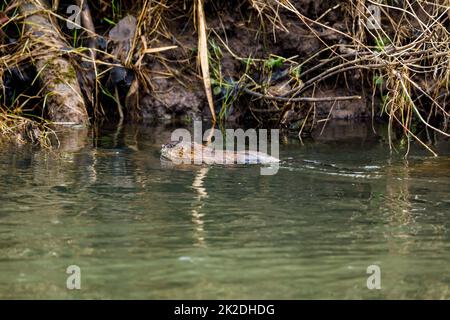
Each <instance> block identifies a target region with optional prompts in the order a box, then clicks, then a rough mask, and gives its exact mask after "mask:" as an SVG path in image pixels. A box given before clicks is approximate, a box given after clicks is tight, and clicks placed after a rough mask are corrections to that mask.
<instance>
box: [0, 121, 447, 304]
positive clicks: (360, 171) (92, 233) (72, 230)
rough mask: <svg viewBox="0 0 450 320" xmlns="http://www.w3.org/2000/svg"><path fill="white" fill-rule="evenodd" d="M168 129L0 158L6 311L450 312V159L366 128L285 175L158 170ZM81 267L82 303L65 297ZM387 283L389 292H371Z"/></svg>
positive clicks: (303, 155) (286, 157) (8, 151)
mask: <svg viewBox="0 0 450 320" xmlns="http://www.w3.org/2000/svg"><path fill="white" fill-rule="evenodd" d="M170 133H171V130H170V129H167V128H146V127H139V126H130V127H125V128H123V129H122V130H115V129H113V130H109V131H108V130H102V131H100V132H96V133H92V132H85V131H78V132H76V133H71V134H67V135H63V136H61V148H60V149H59V150H58V151H53V152H49V151H44V150H39V149H32V148H30V147H27V146H25V147H20V148H18V147H15V146H14V147H13V146H8V145H6V146H5V145H2V149H1V151H0V298H3V299H5V298H13V299H16V298H38V299H43V298H50V299H80V298H81V299H85V298H96V299H110V298H113V299H116V298H124V299H131V298H138V299H168V298H172V299H206V298H207V299H266V298H272V299H306V298H313V299H320V298H324V299H338V298H339V299H341V298H344V299H361V298H369V299H370V298H374V299H379V298H400V299H410V298H426V299H428V298H447V299H448V298H450V291H449V284H450V250H449V249H450V234H449V230H450V223H449V222H450V179H449V178H450V157H449V155H450V149H449V143H448V141H447V142H446V141H441V142H439V144H438V146H437V148H438V149H439V150H440V154H441V156H440V157H439V158H433V157H430V155H429V154H427V153H426V152H425V151H423V150H422V149H420V148H416V147H413V148H412V150H411V152H410V156H409V158H408V161H405V160H404V159H403V158H402V155H403V153H404V152H405V150H406V149H402V150H400V154H395V153H394V155H392V156H391V155H390V154H389V148H388V146H387V144H386V143H385V142H383V140H382V139H378V138H377V137H374V136H373V134H372V129H371V128H370V127H369V126H357V127H356V126H355V127H351V126H346V127H337V128H333V127H329V128H328V129H326V130H325V131H324V133H323V136H322V137H319V138H317V139H315V141H304V144H301V143H300V142H299V141H298V139H295V137H293V138H283V139H282V142H283V144H282V146H281V150H280V158H281V159H282V160H283V162H282V164H281V168H280V170H279V172H278V174H277V175H275V176H260V170H259V167H254V166H239V167H229V168H224V167H209V168H206V167H203V168H202V167H183V168H176V167H175V168H174V167H170V166H167V165H162V164H161V161H160V158H159V148H160V146H161V144H162V143H166V142H168V140H170V139H169V136H170ZM70 265H77V266H79V267H80V268H81V286H82V287H81V290H79V291H70V290H68V289H67V288H66V279H67V277H68V275H67V274H66V273H65V272H66V268H67V267H68V266H70ZM370 265H378V266H379V267H380V268H381V286H382V289H381V290H369V289H368V288H367V285H366V281H367V278H368V277H369V275H368V274H367V273H366V269H367V267H368V266H370Z"/></svg>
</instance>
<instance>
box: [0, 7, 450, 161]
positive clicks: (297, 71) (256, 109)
mask: <svg viewBox="0 0 450 320" xmlns="http://www.w3.org/2000/svg"><path fill="white" fill-rule="evenodd" d="M24 3H33V4H34V5H35V6H36V8H37V11H38V12H39V15H41V16H42V15H43V16H45V17H47V18H48V21H50V22H51V23H52V24H53V29H54V30H55V34H54V37H55V39H58V41H51V42H49V41H46V43H45V44H42V43H41V45H39V44H36V43H35V42H36V37H30V35H29V32H27V30H29V29H30V20H29V15H30V13H29V12H28V13H27V12H25V11H24V10H23V8H22V7H23V5H24ZM73 4H77V5H83V10H82V12H81V16H80V20H79V25H77V27H79V28H75V29H70V28H67V23H68V22H70V21H73V20H70V18H71V17H70V16H71V15H70V14H68V13H67V12H68V11H67V8H68V6H69V5H73ZM373 5H376V6H377V7H378V8H379V9H380V12H381V23H380V26H379V28H371V26H370V19H369V18H370V16H369V9H370V7H371V6H373ZM311 8H315V10H312V9H311ZM127 15H132V16H133V17H135V18H133V19H134V20H133V19H131V18H130V19H131V20H129V21H126V17H127ZM449 15H450V13H449V1H448V0H430V1H425V0H416V1H414V0H383V1H374V0H346V1H327V2H325V1H323V3H320V2H318V1H293V0H290V1H289V0H230V1H222V2H220V3H219V2H217V1H204V0H159V1H154V0H142V1H127V0H113V1H103V0H94V1H87V2H85V1H83V0H76V1H56V0H54V1H53V2H52V4H51V6H46V5H45V1H42V0H28V1H25V0H23V1H19V0H17V1H3V2H2V7H1V13H0V25H1V29H0V40H1V47H0V52H1V58H0V59H1V63H0V75H1V78H0V80H1V81H2V82H1V83H0V85H1V88H2V91H3V92H2V94H1V110H0V114H1V115H2V116H1V117H0V123H1V125H0V131H1V132H2V133H3V134H7V133H9V132H11V129H10V128H11V126H13V127H17V126H15V125H12V123H15V121H13V120H16V119H17V120H18V121H21V122H23V121H34V120H30V119H36V117H37V118H38V119H44V118H47V119H50V120H52V121H57V122H69V123H70V122H77V123H79V122H83V121H79V117H78V118H77V117H76V116H75V117H73V116H72V118H73V119H72V120H74V121H71V119H70V117H62V116H61V115H60V114H59V115H58V116H55V115H54V112H56V114H58V112H59V113H63V114H66V115H67V114H70V112H68V111H67V108H66V111H64V108H62V109H61V107H59V108H58V104H59V105H61V104H65V103H64V101H61V99H54V98H53V97H54V96H55V95H57V93H55V84H54V83H53V85H52V83H51V82H55V81H59V82H64V83H65V84H66V85H67V84H68V83H70V81H67V80H66V79H61V77H60V76H59V75H57V76H53V77H49V76H45V74H46V73H48V72H49V68H50V69H51V64H52V63H51V62H52V61H53V60H52V57H54V58H61V59H62V60H63V61H66V62H67V63H68V64H69V65H70V66H73V68H74V69H76V70H77V72H78V82H79V84H80V88H81V91H79V90H78V89H76V88H73V86H70V87H71V88H72V89H73V90H74V91H75V92H76V93H77V94H78V95H80V94H81V92H82V95H83V97H82V99H83V102H84V108H86V110H87V112H88V113H89V115H90V118H91V122H93V121H96V120H98V119H103V118H118V119H120V120H122V119H124V118H128V119H135V120H136V119H142V118H143V114H145V113H146V112H147V113H149V112H150V113H152V112H154V113H155V114H159V113H158V112H159V111H158V110H157V109H158V108H161V105H162V106H163V107H164V103H165V102H164V101H165V100H164V95H165V94H166V95H167V93H165V92H163V91H164V89H161V87H164V86H162V85H161V83H162V82H164V81H166V82H167V81H172V82H171V83H175V86H176V88H180V89H179V90H178V91H180V90H181V88H184V89H183V90H186V92H191V91H195V90H196V88H197V87H198V83H200V85H201V86H203V88H202V94H203V95H201V97H202V98H203V99H200V100H202V101H204V102H206V103H204V104H205V106H206V107H205V108H203V109H204V111H203V115H208V116H210V117H212V118H214V119H215V118H217V120H218V121H221V122H224V121H229V120H230V119H232V118H234V119H239V121H241V122H242V121H249V119H250V118H251V120H252V121H254V120H256V121H257V122H258V123H261V124H270V125H277V126H285V127H288V128H291V129H292V128H295V130H298V131H299V132H300V133H301V132H302V131H303V130H305V128H306V127H311V126H314V125H315V124H317V122H318V121H326V120H327V119H328V118H329V117H330V116H326V117H325V119H319V118H318V111H317V109H319V108H320V105H321V104H324V103H327V105H328V106H329V107H328V112H329V114H330V115H331V114H332V112H333V109H334V108H335V106H336V104H339V103H340V102H345V101H354V100H358V99H361V101H359V103H366V101H368V102H369V104H370V105H371V109H372V110H371V116H372V117H373V118H375V117H384V118H385V119H386V121H388V122H389V124H390V126H389V127H390V129H391V130H392V131H394V130H398V129H400V130H401V131H402V132H403V133H404V136H405V137H407V139H408V141H409V140H417V141H419V142H420V143H422V144H423V145H424V146H425V147H426V148H428V149H429V150H430V151H431V152H433V151H432V148H431V147H430V146H429V141H427V139H423V138H421V137H420V136H422V134H423V133H425V134H428V135H430V132H434V133H439V134H441V135H444V136H448V133H447V132H448V121H449V116H450V114H449V112H450V110H449V108H448V107H447V106H446V101H447V99H448V84H449V80H450V45H449V43H450V42H449V41H450V22H449V19H450V17H449ZM93 17H94V18H93ZM124 18H125V19H124ZM124 21H125V22H124ZM122 23H123V24H122ZM118 26H120V27H119V28H118ZM114 29H115V31H114ZM111 30H113V31H111ZM299 30H300V31H302V30H304V31H305V33H302V34H298V35H296V32H297V31H299ZM127 34H128V37H127V36H126V35H127ZM305 34H306V35H305ZM286 35H290V38H289V37H287V38H286ZM292 37H294V38H295V37H296V38H297V39H298V41H300V42H301V41H303V37H304V38H305V39H312V38H314V40H315V41H316V42H311V43H316V44H317V43H318V45H317V48H313V49H314V50H313V52H310V53H308V54H305V52H301V50H299V52H291V51H292V50H284V51H283V50H281V49H280V50H278V47H283V41H290V40H289V39H291V40H292V39H293V38H292ZM37 38H39V37H37ZM241 38H245V39H247V42H246V41H241V40H240V39H241ZM236 39H237V40H236ZM248 39H250V40H248ZM286 39H288V40H286ZM193 40H194V41H193ZM238 40H239V41H238ZM33 41H34V42H33ZM304 41H305V42H306V40H304ZM308 41H312V40H308ZM249 43H250V44H254V45H249ZM311 47H314V46H311ZM272 51H273V52H272ZM43 60H44V61H46V62H45V63H42V61H43ZM49 65H50V67H49ZM37 66H38V67H37ZM39 66H40V67H39ZM44 66H45V67H44ZM230 66H233V67H230ZM236 66H238V67H236ZM33 68H34V70H33ZM30 70H31V71H30ZM50 71H51V70H50ZM65 76H66V77H69V78H70V77H71V76H73V75H70V74H69V75H68V74H67V72H66V75H65ZM55 79H59V80H55ZM20 80H23V81H22V82H23V83H27V87H25V88H21V87H20V82H21V81H20ZM69 80H70V79H69ZM164 83H165V82H164ZM196 86H197V87H196ZM167 87H168V86H165V87H164V88H165V90H166V91H167V90H168V89H167ZM169 87H170V86H169ZM323 87H326V88H332V89H333V88H334V89H336V88H339V89H341V88H344V89H345V90H335V91H330V90H328V91H326V92H328V93H329V92H334V94H327V95H323V94H322V95H319V94H317V93H318V92H319V91H320V89H321V88H323ZM197 89H198V88H197ZM59 91H60V90H59ZM175 91H177V90H175ZM183 92H184V91H183ZM342 92H344V93H345V94H341V93H342ZM146 96H147V97H151V99H153V100H152V101H154V100H155V101H159V102H153V104H150V105H149V106H145V105H146V104H145V101H147V100H148V99H149V98H146ZM159 97H161V98H159ZM146 99H147V100H146ZM190 99H191V98H190ZM70 100H73V98H71V99H70ZM191 100H195V97H194V98H192V99H191ZM161 101H162V102H161ZM160 102H161V103H160ZM65 105H66V104H65ZM156 106H157V107H156ZM182 107H183V106H181V107H179V108H181V110H178V109H177V110H176V112H175V111H171V112H173V113H175V114H177V115H182V114H183V109H182ZM143 108H146V109H147V110H143ZM152 108H153V109H152ZM200 109H202V108H200ZM54 110H56V111H54ZM198 111H202V110H197V109H196V110H194V111H192V114H191V116H194V115H198V114H199V112H198ZM205 111H208V112H207V113H206V112H205ZM185 114H189V112H187V111H186V112H185ZM200 115H201V112H200ZM25 119H28V120H25ZM61 119H64V120H63V121H61ZM40 123H42V122H40ZM293 124H296V126H294V125H293ZM390 136H394V135H393V134H391V135H390ZM425 136H426V135H425Z"/></svg>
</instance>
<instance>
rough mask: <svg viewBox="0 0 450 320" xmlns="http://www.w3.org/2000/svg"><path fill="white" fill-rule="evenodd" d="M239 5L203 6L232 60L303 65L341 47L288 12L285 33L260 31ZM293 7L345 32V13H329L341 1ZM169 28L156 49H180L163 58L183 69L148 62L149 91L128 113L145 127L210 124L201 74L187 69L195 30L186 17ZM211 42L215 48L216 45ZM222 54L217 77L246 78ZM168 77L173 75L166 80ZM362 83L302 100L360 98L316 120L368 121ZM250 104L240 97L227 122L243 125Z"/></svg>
mask: <svg viewBox="0 0 450 320" xmlns="http://www.w3.org/2000/svg"><path fill="white" fill-rule="evenodd" d="M237 3H238V2H237V1H230V3H229V4H226V5H221V6H220V7H218V5H217V4H216V5H214V4H213V2H212V1H207V2H206V7H205V10H206V16H207V25H208V29H209V30H210V36H213V35H214V32H216V33H217V34H218V35H219V36H220V37H221V38H222V39H226V40H227V44H228V47H229V49H230V50H231V51H232V52H233V53H234V54H235V55H236V56H239V57H254V58H263V59H266V58H267V57H269V55H270V54H275V55H278V56H283V57H294V56H296V57H297V58H296V59H297V61H301V60H302V59H306V58H308V57H310V56H311V55H313V54H314V53H316V52H318V51H320V50H321V49H323V48H325V47H326V45H332V44H336V43H345V39H343V38H342V36H340V35H339V34H337V33H335V32H329V31H327V29H325V30H323V29H321V28H315V29H314V32H315V33H316V34H317V35H319V37H320V39H319V38H318V37H317V36H315V35H314V34H313V33H312V31H311V30H310V29H308V27H306V26H305V25H304V24H303V23H302V22H301V21H300V20H299V18H298V17H296V16H294V15H292V14H291V13H289V12H287V11H286V10H280V12H279V14H280V16H279V18H280V21H282V25H283V26H284V28H285V29H286V30H282V29H281V27H279V28H276V29H273V28H272V26H271V25H270V24H268V23H267V22H266V23H265V28H266V29H265V30H264V29H262V26H261V23H260V21H259V18H258V16H257V15H255V12H254V11H252V10H251V9H250V8H248V7H245V5H241V6H239V5H236V4H237ZM294 3H296V7H297V9H298V10H299V11H300V12H301V13H302V14H304V15H305V16H307V17H308V18H310V19H318V18H319V17H321V16H323V17H322V18H321V21H322V22H323V23H324V24H326V25H329V26H332V27H334V28H336V29H338V30H344V29H345V28H347V26H346V25H345V22H346V20H348V18H347V17H346V16H345V11H344V9H343V8H339V9H336V10H333V9H332V8H333V7H334V6H336V5H337V4H339V3H340V2H339V1H320V2H319V1H313V0H301V1H294ZM327 12H328V13H327ZM175 14H176V13H174V15H175ZM280 26H281V24H280ZM167 28H168V33H170V34H172V36H173V39H172V40H169V39H167V38H165V37H163V36H161V37H160V38H159V39H158V41H157V42H156V44H159V45H161V46H167V45H173V44H176V45H179V46H180V47H179V48H178V49H175V50H171V51H168V52H165V53H162V54H161V56H163V57H164V58H165V59H167V60H168V61H176V60H178V61H183V63H176V62H172V63H169V65H170V69H171V70H170V71H169V72H168V71H167V68H166V66H163V65H162V64H161V63H160V61H159V60H157V59H154V58H151V57H149V58H147V60H146V63H147V64H148V66H149V68H148V69H149V70H151V72H150V74H149V79H150V82H151V83H152V84H153V87H152V88H151V90H148V91H147V92H144V93H143V96H142V99H141V101H140V105H139V106H136V105H135V106H129V110H131V111H133V112H134V113H136V112H135V111H136V110H138V117H141V118H143V119H144V121H148V120H149V119H166V120H168V119H198V118H201V117H203V118H205V117H206V118H208V117H210V112H209V109H208V107H207V103H206V97H205V93H204V88H203V85H202V80H201V78H200V77H199V76H198V74H199V73H200V72H199V71H198V70H195V69H194V68H192V67H188V66H187V65H191V66H195V65H196V63H195V62H196V60H195V59H196V52H195V49H196V46H197V34H196V33H195V32H194V31H193V30H195V28H194V26H193V25H192V21H190V20H189V19H188V18H187V17H186V18H180V19H177V20H173V21H172V22H171V23H170V24H168V26H167ZM212 38H214V37H212ZM215 41H216V43H217V41H218V40H215ZM187 48H188V49H187ZM189 49H190V50H189ZM222 52H223V58H222V60H221V71H222V74H223V76H224V78H230V79H239V78H240V77H241V76H242V74H243V72H244V66H243V65H242V62H240V61H239V60H237V59H235V58H234V57H233V55H232V54H230V53H229V52H228V51H227V50H225V49H223V48H222ZM187 62H188V63H187ZM317 62H318V60H315V61H314V60H313V61H312V62H311V63H310V64H309V65H310V66H312V65H314V63H317ZM174 70H175V72H174ZM170 72H171V73H172V75H168V74H169V73H170ZM180 79H183V80H182V81H180ZM361 82H362V81H361V78H360V76H359V74H347V77H346V78H345V79H344V78H343V77H341V78H337V79H336V78H335V79H331V80H330V81H328V82H324V83H323V86H322V87H319V88H316V89H315V90H314V92H313V91H312V90H310V91H308V92H306V93H305V94H304V96H313V95H314V96H316V97H334V96H344V95H362V96H363V99H362V100H359V101H348V102H339V103H336V104H333V103H320V104H316V105H315V108H314V112H315V116H316V117H317V119H324V118H330V119H363V118H366V117H369V116H370V115H371V107H370V105H371V103H370V99H366V96H365V94H364V90H363V89H364V88H363V87H362V85H361ZM254 102H255V101H254V99H252V98H251V97H245V96H244V97H243V99H239V100H238V101H237V102H236V103H235V106H234V114H233V117H229V118H228V121H231V122H239V121H243V119H245V118H246V113H247V111H246V110H247V109H248V108H247V104H249V103H254ZM309 109H310V106H309V105H305V106H300V110H296V111H295V110H292V111H289V112H288V113H287V114H286V115H285V116H284V120H283V121H284V123H285V124H286V125H287V126H288V127H289V126H290V125H292V124H294V123H296V122H298V121H301V120H302V119H304V118H305V116H306V114H307V111H308V110H309Z"/></svg>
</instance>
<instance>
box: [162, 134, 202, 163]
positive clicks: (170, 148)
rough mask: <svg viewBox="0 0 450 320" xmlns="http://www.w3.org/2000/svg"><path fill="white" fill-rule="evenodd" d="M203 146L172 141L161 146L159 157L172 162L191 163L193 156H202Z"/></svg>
mask: <svg viewBox="0 0 450 320" xmlns="http://www.w3.org/2000/svg"><path fill="white" fill-rule="evenodd" d="M202 150H203V146H202V145H201V144H198V143H195V142H191V141H182V140H180V141H172V142H170V143H168V144H164V145H162V148H161V155H162V157H163V158H165V159H167V160H171V161H174V162H183V163H185V164H187V163H192V162H193V161H194V159H195V155H196V154H197V155H199V156H200V157H201V155H202Z"/></svg>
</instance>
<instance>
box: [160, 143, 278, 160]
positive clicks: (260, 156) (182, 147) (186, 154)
mask: <svg viewBox="0 0 450 320" xmlns="http://www.w3.org/2000/svg"><path fill="white" fill-rule="evenodd" d="M161 156H162V158H164V159H166V160H170V161H173V162H177V163H180V164H181V163H184V164H202V163H206V164H213V163H215V164H273V163H278V162H280V160H279V159H277V158H275V157H272V156H270V155H268V154H266V153H263V152H259V151H237V152H236V151H231V150H223V152H222V154H219V153H218V152H217V151H216V149H214V148H212V147H209V146H204V145H202V144H198V143H196V142H190V141H187V142H185V141H174V142H171V143H168V144H164V145H162V148H161ZM196 157H197V158H198V160H197V161H195V160H196Z"/></svg>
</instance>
